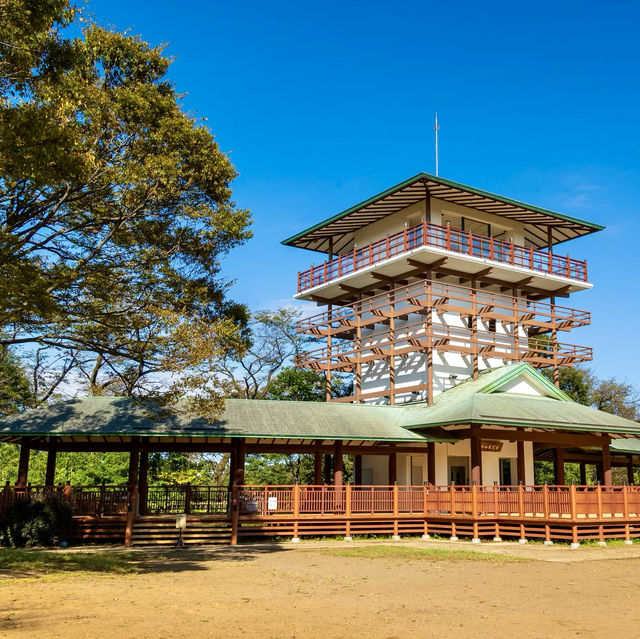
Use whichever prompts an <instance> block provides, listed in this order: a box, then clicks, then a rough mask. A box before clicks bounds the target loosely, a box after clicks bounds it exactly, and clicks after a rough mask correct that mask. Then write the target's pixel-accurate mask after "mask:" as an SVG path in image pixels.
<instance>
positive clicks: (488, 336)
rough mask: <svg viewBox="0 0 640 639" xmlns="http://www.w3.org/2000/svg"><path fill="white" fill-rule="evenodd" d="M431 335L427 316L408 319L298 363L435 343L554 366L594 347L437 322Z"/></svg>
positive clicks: (334, 362) (340, 361)
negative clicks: (427, 324) (389, 328)
mask: <svg viewBox="0 0 640 639" xmlns="http://www.w3.org/2000/svg"><path fill="white" fill-rule="evenodd" d="M429 331H430V337H429V334H428V332H427V328H426V326H425V322H424V320H419V321H416V322H413V323H407V324H404V325H403V326H401V327H400V328H397V329H395V330H394V331H390V330H383V331H378V332H372V333H368V334H366V335H363V336H362V338H361V339H360V340H340V341H334V342H333V343H332V344H331V345H330V346H323V347H322V348H317V349H313V350H309V351H306V352H302V353H300V354H298V355H297V356H296V358H295V363H296V366H301V367H311V368H313V367H314V366H315V367H323V366H330V367H331V366H344V367H347V368H348V367H349V366H353V365H355V364H356V363H358V362H359V363H361V364H364V363H367V362H369V361H375V360H380V359H385V358H386V357H388V356H390V353H391V351H390V348H391V346H393V353H394V355H396V356H402V355H405V354H407V353H411V352H416V351H420V350H421V349H423V348H424V347H425V346H428V345H432V346H433V347H434V348H437V349H439V350H441V351H454V352H461V353H473V352H478V353H479V352H483V354H484V357H487V358H491V357H497V358H501V359H503V360H510V359H513V360H518V361H521V360H524V361H530V362H531V363H533V364H538V365H540V366H541V367H544V366H546V365H547V362H548V365H549V366H552V365H553V364H554V362H555V361H556V360H561V361H564V362H566V363H570V364H577V363H580V362H586V361H590V360H591V359H592V357H593V349H592V348H591V347H589V346H577V345H575V344H565V343H561V342H552V341H549V340H546V339H543V338H535V337H525V336H522V337H519V338H517V339H515V340H514V338H513V337H512V336H510V335H506V334H502V333H494V332H492V331H476V334H475V338H474V335H473V332H472V330H471V329H470V328H464V327H459V326H448V325H446V324H440V323H434V324H432V325H431V327H430V328H429Z"/></svg>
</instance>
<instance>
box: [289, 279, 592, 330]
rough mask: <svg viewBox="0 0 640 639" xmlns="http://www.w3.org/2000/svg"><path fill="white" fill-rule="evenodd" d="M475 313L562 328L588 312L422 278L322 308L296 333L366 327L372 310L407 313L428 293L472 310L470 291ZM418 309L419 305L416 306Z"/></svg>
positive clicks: (583, 320)
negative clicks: (331, 307)
mask: <svg viewBox="0 0 640 639" xmlns="http://www.w3.org/2000/svg"><path fill="white" fill-rule="evenodd" d="M472 293H473V295H474V298H475V299H474V301H475V305H476V308H477V309H479V310H478V314H479V315H480V316H482V315H483V313H484V312H485V309H486V312H487V313H489V314H490V316H495V315H496V314H497V315H498V316H501V317H504V319H505V320H507V321H511V318H513V316H514V313H515V316H516V320H517V321H518V322H520V323H521V324H522V325H533V326H536V325H538V326H539V325H540V323H543V324H547V323H549V324H550V323H552V322H555V323H556V325H558V324H559V325H562V326H563V327H564V328H567V329H568V328H576V327H579V326H586V325H588V324H590V323H591V313H589V312H588V311H582V310H578V309H574V308H570V307H567V306H561V305H558V304H549V303H547V302H542V301H538V300H528V299H525V298H521V297H516V298H514V297H513V296H512V295H503V294H500V293H492V292H490V291H486V290H484V289H476V290H473V289H471V288H468V287H466V286H461V285H458V284H448V283H444V282H439V281H433V280H422V281H420V282H414V283H412V284H407V285H405V286H400V287H398V288H396V289H394V291H393V293H389V292H384V293H379V294H378V295H374V296H372V297H368V298H366V299H363V300H361V301H358V302H353V303H352V304H345V305H343V306H334V308H333V309H332V310H331V311H323V312H320V313H316V314H314V315H311V316H309V317H305V318H303V319H301V320H300V321H298V322H297V324H296V330H297V331H298V332H299V333H306V334H309V335H320V334H326V333H329V332H339V331H344V330H346V329H348V328H350V327H353V326H354V325H355V323H358V322H360V325H363V326H366V325H368V324H371V323H374V322H375V321H376V320H378V318H379V314H377V313H376V311H380V310H388V309H389V308H390V306H391V305H393V307H394V309H396V311H398V310H399V312H407V313H410V312H411V310H412V309H411V306H412V305H413V304H414V303H415V302H414V300H416V299H417V300H420V301H424V300H425V299H426V298H427V296H428V295H431V300H432V304H433V303H434V302H436V301H441V300H442V298H446V300H447V304H445V307H446V306H452V307H455V308H456V309H463V310H464V311H470V310H471V309H472V303H473V302H472V298H471V294H472ZM420 310H422V307H420Z"/></svg>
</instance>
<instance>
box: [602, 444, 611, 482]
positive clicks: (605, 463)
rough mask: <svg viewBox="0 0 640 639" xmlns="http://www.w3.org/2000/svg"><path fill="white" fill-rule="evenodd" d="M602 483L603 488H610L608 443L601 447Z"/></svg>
mask: <svg viewBox="0 0 640 639" xmlns="http://www.w3.org/2000/svg"><path fill="white" fill-rule="evenodd" d="M602 483H603V485H604V486H611V452H610V451H609V442H608V441H607V443H606V444H605V445H604V446H603V447H602Z"/></svg>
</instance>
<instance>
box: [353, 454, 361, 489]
mask: <svg viewBox="0 0 640 639" xmlns="http://www.w3.org/2000/svg"><path fill="white" fill-rule="evenodd" d="M353 471H354V472H353V474H354V480H353V483H354V484H355V485H356V486H362V455H354V456H353Z"/></svg>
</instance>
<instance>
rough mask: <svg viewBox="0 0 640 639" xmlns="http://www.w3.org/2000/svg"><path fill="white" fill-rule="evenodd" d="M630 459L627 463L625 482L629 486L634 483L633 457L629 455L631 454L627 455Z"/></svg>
mask: <svg viewBox="0 0 640 639" xmlns="http://www.w3.org/2000/svg"><path fill="white" fill-rule="evenodd" d="M629 458H630V461H629V463H628V464H627V484H629V486H633V484H634V483H635V477H634V474H633V457H631V455H629Z"/></svg>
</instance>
